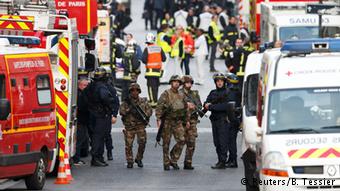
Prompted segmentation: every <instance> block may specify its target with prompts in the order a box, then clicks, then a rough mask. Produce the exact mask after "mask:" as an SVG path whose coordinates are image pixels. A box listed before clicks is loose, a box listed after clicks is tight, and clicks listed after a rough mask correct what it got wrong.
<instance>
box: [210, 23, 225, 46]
mask: <svg viewBox="0 0 340 191" xmlns="http://www.w3.org/2000/svg"><path fill="white" fill-rule="evenodd" d="M210 27H211V28H212V30H213V35H214V37H215V39H216V41H220V40H221V38H222V34H221V32H220V29H219V28H218V26H217V24H216V23H215V22H214V21H211V22H210ZM208 43H209V44H211V43H213V40H212V39H211V38H209V40H208Z"/></svg>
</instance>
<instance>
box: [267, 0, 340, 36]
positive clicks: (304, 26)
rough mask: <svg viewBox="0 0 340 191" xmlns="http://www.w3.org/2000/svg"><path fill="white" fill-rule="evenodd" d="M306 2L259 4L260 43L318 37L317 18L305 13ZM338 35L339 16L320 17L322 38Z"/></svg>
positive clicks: (339, 31) (339, 28) (339, 29)
mask: <svg viewBox="0 0 340 191" xmlns="http://www.w3.org/2000/svg"><path fill="white" fill-rule="evenodd" d="M306 4H307V2H263V3H261V42H275V41H277V40H281V41H286V40H296V39H310V38H318V37H319V17H318V15H317V14H307V13H306ZM338 35H340V15H323V16H322V37H336V36H338Z"/></svg>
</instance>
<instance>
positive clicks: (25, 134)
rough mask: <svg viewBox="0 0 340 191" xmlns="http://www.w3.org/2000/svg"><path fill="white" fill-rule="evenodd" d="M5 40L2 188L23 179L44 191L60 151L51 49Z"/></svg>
mask: <svg viewBox="0 0 340 191" xmlns="http://www.w3.org/2000/svg"><path fill="white" fill-rule="evenodd" d="M6 37H7V38H9V40H8V39H7V38H4V36H3V35H1V36H0V38H1V39H0V60H1V63H3V64H1V65H0V189H3V188H7V187H9V186H11V185H13V183H15V182H14V181H11V179H14V180H18V179H21V178H24V179H25V183H26V186H27V188H28V189H33V190H36V189H42V188H43V186H44V183H45V179H46V173H48V172H51V171H52V170H53V167H54V163H55V160H56V155H57V152H58V151H57V148H58V147H57V126H58V123H60V120H58V118H57V115H60V111H59V112H56V108H58V106H56V102H58V98H57V97H58V95H57V94H58V91H55V90H54V88H58V87H57V86H55V83H54V82H53V81H54V80H56V79H57V78H55V77H53V74H52V64H51V61H50V57H49V53H48V51H47V50H46V49H41V48H27V47H21V46H10V43H11V44H12V43H14V44H18V43H19V44H21V45H23V44H26V45H27V44H29V45H31V44H35V45H39V44H40V39H39V38H36V37H35V38H33V39H25V38H23V37H21V38H20V37H14V36H11V37H9V36H6ZM65 84H66V82H65ZM59 86H61V85H59ZM58 121H59V122H58Z"/></svg>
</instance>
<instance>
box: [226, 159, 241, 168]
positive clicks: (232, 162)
mask: <svg viewBox="0 0 340 191" xmlns="http://www.w3.org/2000/svg"><path fill="white" fill-rule="evenodd" d="M237 167H238V165H237V160H235V159H233V160H230V162H229V163H228V164H227V165H226V168H237Z"/></svg>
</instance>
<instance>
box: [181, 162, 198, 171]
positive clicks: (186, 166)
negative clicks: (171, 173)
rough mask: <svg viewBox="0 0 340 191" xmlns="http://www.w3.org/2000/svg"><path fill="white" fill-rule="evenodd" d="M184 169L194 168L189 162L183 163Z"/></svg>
mask: <svg viewBox="0 0 340 191" xmlns="http://www.w3.org/2000/svg"><path fill="white" fill-rule="evenodd" d="M183 169H184V170H194V169H195V168H194V167H193V166H192V165H191V163H186V162H185V163H184V167H183Z"/></svg>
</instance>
